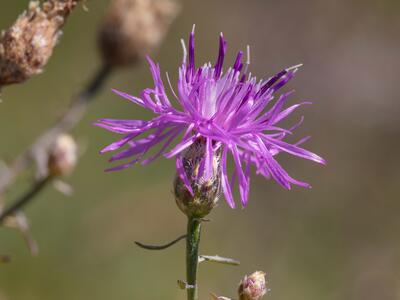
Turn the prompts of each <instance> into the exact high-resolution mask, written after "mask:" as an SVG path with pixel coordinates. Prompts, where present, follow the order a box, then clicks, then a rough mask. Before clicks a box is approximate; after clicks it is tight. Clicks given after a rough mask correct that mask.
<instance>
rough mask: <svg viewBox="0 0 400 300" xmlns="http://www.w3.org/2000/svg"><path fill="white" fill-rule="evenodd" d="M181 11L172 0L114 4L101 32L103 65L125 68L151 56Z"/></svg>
mask: <svg viewBox="0 0 400 300" xmlns="http://www.w3.org/2000/svg"><path fill="white" fill-rule="evenodd" d="M178 11H179V6H178V5H177V3H176V2H175V1H173V0H112V2H111V5H110V7H109V9H108V11H107V13H106V16H105V19H104V22H103V24H102V26H101V29H100V32H99V46H100V51H101V54H102V56H103V60H104V62H105V63H106V64H109V65H112V66H124V65H129V64H132V63H135V62H137V61H138V60H139V59H142V58H143V57H144V56H145V55H146V54H149V53H151V52H152V51H153V50H154V49H155V48H157V47H158V46H159V45H160V44H161V41H162V40H163V38H164V36H165V35H166V33H167V31H168V27H169V25H170V24H171V22H172V21H173V19H174V18H175V16H176V15H177V13H178Z"/></svg>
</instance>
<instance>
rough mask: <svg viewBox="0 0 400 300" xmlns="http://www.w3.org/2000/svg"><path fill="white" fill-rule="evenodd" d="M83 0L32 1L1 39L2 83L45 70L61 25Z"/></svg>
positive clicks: (6, 83) (59, 33)
mask: <svg viewBox="0 0 400 300" xmlns="http://www.w3.org/2000/svg"><path fill="white" fill-rule="evenodd" d="M79 1H80V0H47V1H45V2H43V3H42V4H40V3H39V1H31V2H30V3H29V8H28V9H27V10H26V11H25V12H23V13H22V14H21V15H20V16H19V18H18V19H17V20H16V22H15V23H14V24H13V25H12V26H11V27H10V28H9V29H7V30H6V31H5V32H4V33H3V34H2V36H1V39H0V87H1V86H5V85H9V84H13V83H21V82H23V81H25V80H27V79H29V78H30V77H31V76H33V75H35V74H39V73H41V72H42V70H43V67H44V66H45V65H46V63H47V61H48V60H49V58H50V56H51V55H52V53H53V49H54V46H55V45H56V44H57V42H58V40H59V37H60V35H61V28H62V26H63V25H64V24H65V22H66V19H67V17H68V15H69V14H70V13H71V11H72V10H73V9H74V7H75V6H76V5H77V3H78V2H79Z"/></svg>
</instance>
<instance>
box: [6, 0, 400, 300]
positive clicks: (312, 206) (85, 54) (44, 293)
mask: <svg viewBox="0 0 400 300" xmlns="http://www.w3.org/2000/svg"><path fill="white" fill-rule="evenodd" d="M27 2H28V1H22V0H3V1H1V4H0V28H1V29H5V28H7V27H8V26H9V25H10V24H12V22H13V21H14V20H15V18H16V16H17V15H18V14H19V13H20V12H22V10H23V9H24V8H25V7H26V6H27ZM107 2H108V1H107V0H96V1H88V2H87V6H88V8H89V11H88V12H85V11H84V10H83V9H82V8H78V9H77V10H76V11H75V12H74V13H73V14H72V16H71V19H70V20H69V22H68V23H67V26H66V27H65V30H64V36H63V38H62V40H61V43H60V44H59V45H58V47H57V48H56V51H55V53H54V55H53V57H52V58H51V60H50V62H49V64H48V65H47V67H46V68H45V72H44V74H42V75H40V76H36V77H34V78H33V79H31V80H30V81H28V82H27V83H26V84H23V85H16V86H11V87H7V88H5V89H4V90H3V93H2V100H3V102H2V103H1V105H0V136H1V140H0V157H1V158H3V159H4V160H6V161H7V160H11V159H12V158H13V157H15V156H16V155H18V154H19V153H20V152H21V151H22V150H23V149H24V148H25V147H27V146H28V145H29V144H30V143H32V142H33V141H34V139H35V137H36V136H38V135H39V134H40V133H41V132H42V131H43V130H44V129H45V128H47V127H48V126H50V125H51V124H53V122H54V120H55V119H56V118H57V117H58V116H59V115H60V113H61V112H62V111H63V110H64V109H65V108H66V107H67V106H68V103H69V100H70V96H71V95H72V94H74V93H76V92H77V91H79V90H80V88H81V87H82V86H83V85H84V83H85V82H86V81H87V80H88V79H89V77H90V75H91V74H92V73H93V71H94V70H96V68H97V67H98V65H99V57H98V55H97V49H96V43H95V41H96V32H97V28H98V25H99V23H100V22H101V19H102V16H103V14H104V11H105V9H106V7H107V4H108V3H107ZM193 23H195V24H196V26H197V35H196V45H197V60H198V62H200V61H202V62H203V61H208V60H210V59H211V60H212V61H214V59H215V56H216V54H217V46H218V42H217V41H218V34H219V32H220V31H223V32H224V34H225V36H226V38H227V40H228V43H229V45H228V47H229V48H228V50H229V51H230V52H229V53H230V54H229V58H230V59H231V60H232V57H233V55H234V54H235V52H236V51H237V50H238V49H243V48H245V46H246V45H247V44H249V45H251V47H252V48H251V49H252V66H251V70H252V72H253V73H254V74H256V75H257V76H258V77H268V76H270V75H272V74H274V73H276V72H277V71H279V70H281V69H282V68H284V67H287V66H291V65H294V64H297V63H303V64H304V67H303V68H302V69H301V71H300V72H299V73H298V76H297V77H296V79H295V80H293V81H292V82H291V83H290V87H291V88H294V89H295V90H296V94H295V96H292V97H291V101H292V102H296V101H298V100H303V99H305V100H312V101H313V102H314V105H312V106H310V107H305V108H303V109H302V110H301V112H298V113H297V115H296V116H295V117H293V119H292V120H293V122H295V121H296V120H297V118H298V117H300V116H301V115H302V114H304V115H305V117H306V120H305V124H304V125H303V126H302V127H301V129H300V130H299V131H298V136H304V135H307V134H311V135H312V137H313V138H312V140H311V141H309V142H308V143H307V144H306V148H308V149H311V150H313V151H315V152H316V153H319V154H321V155H322V156H324V157H325V158H327V160H328V166H327V167H324V168H321V167H319V166H317V165H315V164H313V163H311V162H308V161H302V160H300V159H292V158H290V157H287V156H285V155H282V156H281V157H280V161H281V162H282V164H283V165H284V166H285V167H286V168H287V170H288V171H290V173H291V174H293V175H294V176H295V177H297V178H299V179H303V180H305V181H307V182H310V183H311V184H312V185H313V189H311V190H303V189H301V188H294V189H293V190H292V191H285V190H283V189H282V188H280V187H279V186H278V185H277V184H276V183H274V182H272V181H269V182H267V181H265V180H264V179H263V178H261V177H256V176H254V177H253V179H252V188H251V200H250V203H249V206H248V207H247V208H246V209H236V210H231V209H229V207H228V206H227V205H226V204H225V202H224V201H223V200H221V202H220V205H219V207H218V208H217V209H215V210H214V212H213V213H212V215H211V216H210V218H211V219H212V222H210V223H207V224H205V226H204V232H203V240H202V245H201V252H202V253H204V254H212V255H214V254H219V255H224V256H229V257H234V258H236V259H239V260H240V261H241V266H240V267H229V266H221V265H214V264H204V265H202V266H201V269H200V278H199V282H200V293H201V294H200V299H209V296H208V293H209V292H211V291H213V292H215V293H217V294H219V295H225V296H229V297H236V287H237V283H238V282H239V280H240V278H241V277H242V276H243V275H244V274H245V273H249V272H252V271H255V270H264V271H266V272H267V274H268V279H269V287H270V288H271V292H270V293H269V295H268V296H267V297H266V298H267V299H270V300H277V299H279V300H282V299H296V300H310V299H324V300H336V299H360V300H361V299H362V300H368V299H374V300H376V299H380V300H386V299H387V300H389V299H400V257H399V250H400V218H399V217H398V215H399V212H400V199H399V198H400V197H399V195H400V191H399V189H400V156H399V146H400V140H399V138H400V119H399V113H400V101H399V96H400V85H399V83H398V81H399V78H400V38H399V32H400V2H399V1H395V0H392V1H390V0H385V1H372V0H371V1H359V0H352V1H349V0H336V1H333V0H332V1H329V0H326V1H318V0H304V1H287V0H286V1H275V0H247V1H240V0H231V1H213V0H203V1H186V2H184V3H183V10H182V13H181V14H180V16H179V17H178V19H177V20H176V22H175V23H174V24H173V25H172V27H171V30H170V32H169V34H168V36H167V39H166V41H165V43H164V44H163V45H162V47H161V49H160V50H159V51H158V53H157V54H155V55H153V56H155V58H156V60H158V61H159V62H160V64H161V68H162V69H163V70H165V71H168V72H169V73H170V74H175V75H174V76H173V78H176V70H177V66H178V65H179V63H180V61H181V46H180V43H179V38H181V37H185V38H186V37H187V35H188V33H189V31H190V30H191V27H192V24H193ZM150 84H151V78H150V75H149V72H148V69H147V66H146V65H145V64H142V65H140V66H139V67H137V68H134V69H124V70H121V71H119V72H117V73H115V74H114V75H113V76H112V79H111V81H110V82H108V83H107V86H106V88H105V89H104V90H103V92H102V93H101V95H99V97H98V98H97V100H96V102H95V103H94V104H93V106H91V108H90V110H89V113H88V114H87V115H86V117H85V118H84V120H83V121H82V122H81V123H80V125H79V126H78V127H77V128H76V130H74V134H75V136H76V137H77V138H78V139H79V140H80V142H81V144H83V145H86V147H87V148H86V151H85V153H84V155H83V156H82V157H81V159H80V163H79V165H78V167H77V169H76V171H75V172H74V173H73V174H72V176H70V177H69V178H68V179H67V181H68V182H69V183H70V184H71V185H72V186H73V187H74V190H75V193H74V195H73V196H72V197H66V196H64V195H62V194H60V193H59V192H57V191H55V190H54V189H53V188H49V189H47V190H45V191H44V192H43V193H42V194H41V195H40V197H38V198H37V199H36V201H35V203H33V204H32V205H30V206H29V207H28V208H27V210H26V212H27V214H28V216H29V218H30V222H31V229H32V232H33V234H34V236H35V238H36V240H37V242H38V243H39V247H40V254H39V256H37V257H32V256H30V254H29V253H28V250H27V248H26V246H25V244H24V241H23V240H22V238H21V236H20V235H18V234H17V233H16V232H15V231H13V230H10V229H6V228H0V253H4V254H10V255H12V258H13V260H12V262H11V263H9V264H6V265H0V299H1V300H47V299H49V300H50V299H51V300H54V299H58V300H63V299H69V300H70V299H77V300H83V299H98V300H103V299H104V300H105V299H120V300H125V299H126V300H127V299H142V300H146V299H152V300H153V299H185V294H184V292H183V291H181V290H179V289H178V288H177V285H176V280H177V279H184V274H185V271H184V243H180V244H178V245H176V246H174V247H172V248H170V249H168V250H166V251H162V252H148V251H144V250H142V249H139V248H137V247H135V246H134V244H133V241H134V240H139V241H143V242H147V243H163V242H166V241H169V240H171V239H173V238H175V237H176V236H178V235H180V234H182V233H183V232H184V231H185V226H186V220H185V217H184V216H183V215H182V214H181V213H180V212H179V211H178V210H177V208H176V206H175V203H174V200H173V196H172V193H171V190H172V185H171V181H172V178H173V175H174V162H173V161H172V160H166V159H160V160H157V161H156V162H155V163H153V164H152V165H150V166H147V167H141V166H137V167H134V168H131V169H129V170H125V171H122V172H117V173H112V174H106V173H104V172H103V169H105V168H106V167H108V164H107V162H106V157H102V156H100V155H98V150H99V149H100V148H101V147H103V146H104V145H106V144H107V143H110V142H111V141H112V140H114V139H115V138H116V136H115V135H113V134H110V133H107V132H105V131H104V130H102V129H99V128H95V127H93V126H92V125H91V123H92V122H93V121H94V120H96V119H97V118H101V117H110V118H134V119H138V118H140V117H141V116H144V114H143V110H141V109H140V108H139V107H135V106H134V105H132V104H130V103H127V102H126V101H124V100H121V99H120V98H118V97H117V96H116V95H114V94H112V93H111V92H110V89H111V88H112V87H115V88H118V89H121V90H125V91H127V92H130V93H133V94H137V93H139V92H140V91H141V89H142V88H144V87H146V86H148V85H150ZM146 116H147V115H146ZM27 183H28V181H26V182H20V183H19V184H18V185H17V186H15V187H14V188H13V189H12V190H11V191H10V192H9V193H8V194H7V198H6V200H10V199H14V197H16V196H17V195H19V194H21V193H22V192H23V190H24V188H26V186H27Z"/></svg>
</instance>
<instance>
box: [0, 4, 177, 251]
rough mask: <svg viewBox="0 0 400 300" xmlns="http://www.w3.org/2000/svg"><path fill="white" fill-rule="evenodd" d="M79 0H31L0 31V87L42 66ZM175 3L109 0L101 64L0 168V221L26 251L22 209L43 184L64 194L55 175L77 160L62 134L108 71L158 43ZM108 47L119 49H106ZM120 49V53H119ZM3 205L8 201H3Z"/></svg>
mask: <svg viewBox="0 0 400 300" xmlns="http://www.w3.org/2000/svg"><path fill="white" fill-rule="evenodd" d="M79 2H82V1H81V0H46V1H44V2H42V3H40V2H39V1H31V2H30V4H29V8H28V9H27V11H25V12H24V13H23V14H22V15H21V16H20V17H19V18H18V19H17V21H16V22H15V23H14V24H13V25H12V26H11V27H10V28H9V29H8V30H6V31H5V33H4V34H3V35H2V37H1V40H0V87H1V86H3V87H4V86H6V85H9V84H13V83H22V82H24V81H25V80H27V79H29V78H30V77H31V76H33V75H35V74H38V73H40V72H42V71H43V68H44V66H45V64H46V63H47V61H48V60H49V58H50V56H51V54H52V52H53V49H54V46H55V45H56V44H57V43H58V42H59V40H60V36H61V28H62V26H64V25H65V23H66V20H67V17H68V16H69V14H70V13H71V12H72V10H73V9H74V8H75V7H76V5H77V4H78V3H79ZM178 11H179V5H178V4H177V3H176V2H174V1H173V0H160V1H159V0H124V1H121V0H112V1H111V3H110V7H109V9H108V10H107V12H106V16H105V18H104V21H103V22H102V24H100V26H99V32H98V37H99V38H98V40H99V51H100V53H101V57H102V59H101V65H100V66H99V68H98V69H97V70H96V72H95V73H94V74H93V76H92V79H91V80H89V82H88V84H87V85H85V86H84V88H83V89H82V91H81V92H80V93H78V94H77V95H74V96H72V101H71V105H70V106H69V108H68V109H67V110H66V112H65V113H64V114H63V115H62V116H61V117H60V118H59V120H58V121H56V122H55V124H54V125H53V126H51V127H50V128H48V129H47V130H45V132H44V133H43V134H42V135H40V136H39V137H38V138H37V139H36V141H34V142H33V144H32V145H31V146H30V147H29V148H28V149H26V150H25V151H23V152H22V154H21V155H19V156H17V157H16V158H15V159H14V160H13V161H12V162H11V163H9V164H4V166H3V168H2V169H1V171H0V201H2V205H1V206H0V223H3V225H6V226H8V227H13V228H17V229H18V230H19V231H20V232H22V233H23V235H24V237H25V239H26V240H27V242H28V245H29V248H30V249H31V252H32V253H33V254H35V253H36V252H37V245H36V243H35V242H34V240H33V238H32V236H31V235H30V233H29V223H28V220H27V218H26V216H25V215H24V213H23V212H22V209H23V208H24V207H25V206H26V205H27V204H28V203H30V202H31V201H32V200H33V199H35V198H36V196H37V195H38V194H39V192H40V191H41V190H43V189H44V188H45V187H46V186H48V185H49V183H53V184H54V185H55V186H56V187H58V189H59V190H62V191H64V192H68V193H69V191H68V190H69V189H65V185H60V181H59V180H56V179H58V178H60V177H62V176H64V175H65V174H67V173H70V172H71V171H72V169H73V167H74V166H75V164H76V161H77V159H78V154H77V145H76V143H75V141H74V140H73V138H72V137H70V136H68V135H66V134H67V133H68V132H69V131H71V130H72V129H73V128H74V127H75V126H76V125H77V124H78V123H79V121H80V120H81V119H82V117H83V116H84V114H85V112H86V111H87V109H88V106H89V104H90V103H91V102H92V101H93V99H94V98H95V96H96V95H97V93H98V92H99V91H100V90H101V88H102V87H103V86H104V84H105V82H106V81H107V79H108V78H109V77H110V75H111V74H112V71H115V70H118V69H119V68H120V67H124V66H129V65H132V64H134V63H137V62H139V61H140V60H141V59H142V58H143V56H144V53H145V52H153V51H154V50H155V49H156V48H157V47H159V46H160V44H161V42H162V40H163V38H164V37H165V35H166V33H167V31H168V27H169V26H168V25H169V24H170V23H171V22H172V20H173V19H174V18H175V17H176V15H177V12H178ZM110 49H124V50H119V51H114V52H110V51H111V50H110ZM123 51H126V52H123ZM34 166H35V168H34V170H35V173H36V175H35V179H34V181H33V183H32V185H31V187H30V188H29V189H28V191H27V192H25V193H23V194H22V196H21V197H19V198H17V199H16V200H14V201H11V203H10V204H8V202H9V201H5V200H7V199H6V191H7V189H8V188H9V187H10V186H11V185H12V184H13V183H14V182H15V181H16V180H17V179H18V178H19V176H20V175H22V174H23V173H24V172H25V171H27V170H29V169H32V167H34ZM7 204H8V205H7Z"/></svg>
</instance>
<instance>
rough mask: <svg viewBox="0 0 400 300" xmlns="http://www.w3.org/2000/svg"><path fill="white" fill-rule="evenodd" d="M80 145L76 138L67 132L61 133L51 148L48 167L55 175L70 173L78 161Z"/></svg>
mask: <svg viewBox="0 0 400 300" xmlns="http://www.w3.org/2000/svg"><path fill="white" fill-rule="evenodd" d="M77 157H78V147H77V145H76V143H75V140H74V139H73V138H72V137H71V136H70V135H67V134H63V135H60V136H59V137H58V138H57V139H56V141H55V142H54V144H53V145H52V146H51V148H50V152H49V160H48V168H49V173H50V174H51V175H53V176H61V175H65V174H68V173H70V172H71V171H72V170H73V169H74V167H75V165H76V162H77Z"/></svg>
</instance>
